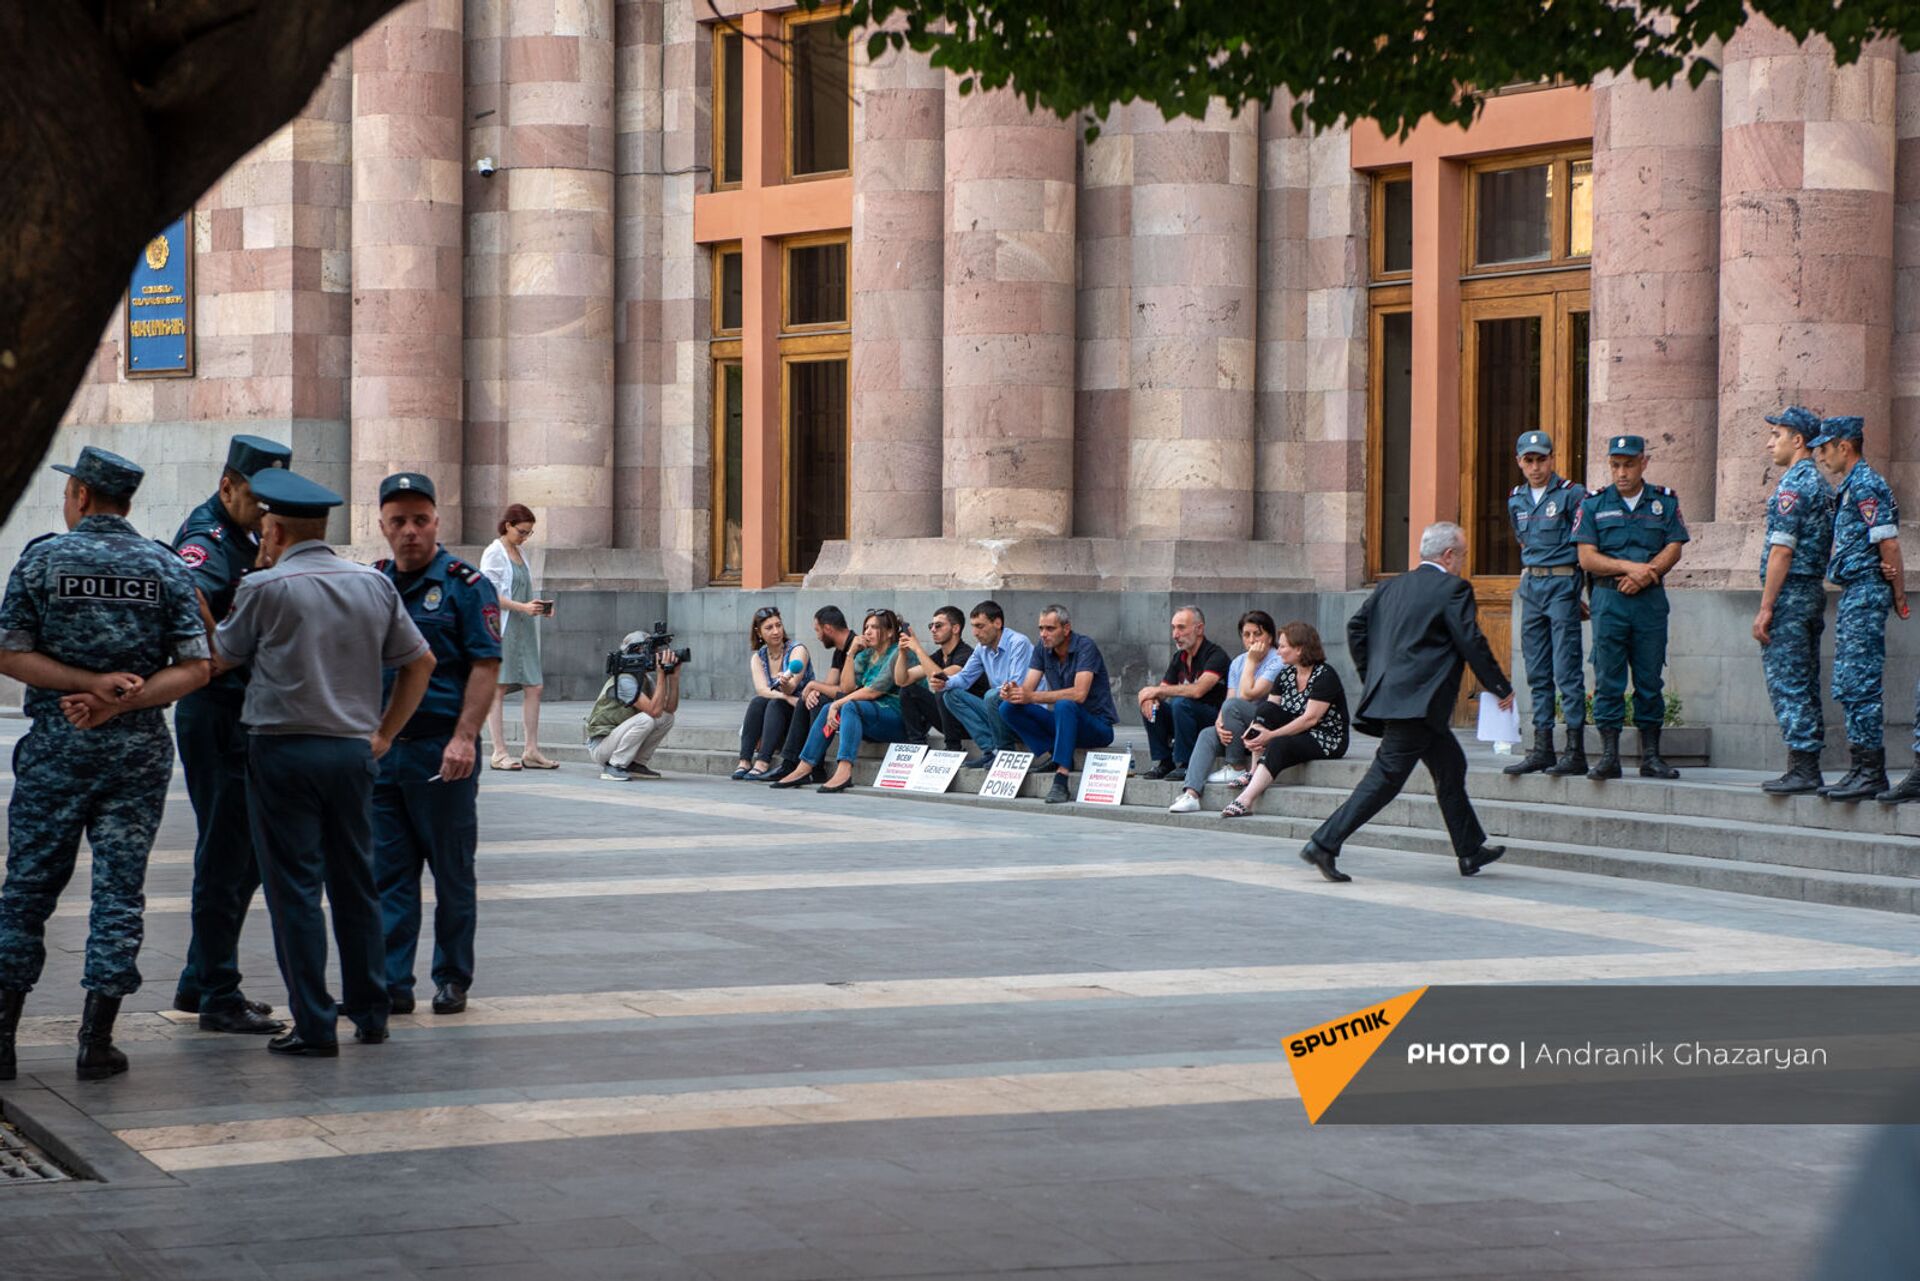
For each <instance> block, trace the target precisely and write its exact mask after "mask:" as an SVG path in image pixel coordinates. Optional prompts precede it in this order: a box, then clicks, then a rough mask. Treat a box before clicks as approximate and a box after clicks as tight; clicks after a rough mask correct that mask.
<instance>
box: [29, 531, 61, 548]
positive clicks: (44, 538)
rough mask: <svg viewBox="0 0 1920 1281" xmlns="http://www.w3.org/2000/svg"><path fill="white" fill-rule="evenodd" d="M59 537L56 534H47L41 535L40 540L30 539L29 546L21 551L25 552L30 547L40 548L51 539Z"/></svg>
mask: <svg viewBox="0 0 1920 1281" xmlns="http://www.w3.org/2000/svg"><path fill="white" fill-rule="evenodd" d="M58 537H59V535H58V534H55V533H45V534H42V535H40V536H39V537H38V538H30V539H28V540H27V546H26V547H22V548H21V549H20V550H21V551H23V552H24V551H26V550H27V548H29V547H38V546H39V545H40V544H41V543H44V542H46V541H47V540H48V539H49V538H58Z"/></svg>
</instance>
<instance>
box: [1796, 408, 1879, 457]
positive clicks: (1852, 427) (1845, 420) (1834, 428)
mask: <svg viewBox="0 0 1920 1281" xmlns="http://www.w3.org/2000/svg"><path fill="white" fill-rule="evenodd" d="M1866 433H1867V424H1866V420H1865V419H1863V418H1861V417H1860V416H1859V415H1858V414H1842V415H1841V416H1840V417H1838V418H1822V419H1821V420H1820V434H1819V435H1818V436H1815V437H1814V438H1813V439H1812V440H1810V441H1808V442H1807V448H1808V449H1812V448H1814V447H1815V446H1816V445H1830V444H1832V443H1833V442H1834V441H1836V440H1852V441H1858V440H1861V439H1864V438H1865V436H1866Z"/></svg>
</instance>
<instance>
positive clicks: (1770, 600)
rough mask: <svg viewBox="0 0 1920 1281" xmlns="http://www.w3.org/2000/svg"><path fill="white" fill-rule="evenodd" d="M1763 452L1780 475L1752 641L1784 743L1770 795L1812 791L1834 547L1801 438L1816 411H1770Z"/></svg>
mask: <svg viewBox="0 0 1920 1281" xmlns="http://www.w3.org/2000/svg"><path fill="white" fill-rule="evenodd" d="M1767 421H1768V422H1769V423H1771V424H1772V427H1771V429H1770V430H1769V431H1768V432H1767V449H1768V451H1769V454H1770V456H1771V457H1772V460H1773V465H1774V466H1775V467H1784V468H1786V472H1785V473H1784V474H1783V475H1782V476H1781V477H1780V483H1779V484H1778V485H1776V486H1775V487H1774V491H1773V497H1772V498H1770V499H1768V500H1767V542H1766V550H1765V551H1763V552H1762V553H1761V556H1760V586H1761V591H1760V612H1759V613H1757V614H1755V615H1754V617H1753V639H1754V640H1756V641H1758V642H1759V643H1760V665H1761V670H1762V671H1763V672H1764V673H1765V674H1766V678H1767V697H1769V698H1771V699H1772V700H1773V715H1774V719H1776V720H1778V721H1779V722H1780V733H1781V734H1782V735H1783V736H1784V737H1785V738H1786V740H1787V772H1786V773H1784V774H1782V775H1781V776H1780V777H1779V778H1774V779H1768V780H1767V781H1766V782H1764V783H1762V784H1761V785H1760V788H1761V790H1762V791H1765V792H1769V793H1772V794H1773V795H1775V796H1797V795H1799V794H1800V793H1802V792H1817V791H1819V790H1820V788H1821V786H1822V785H1823V784H1824V783H1825V781H1826V780H1825V779H1823V778H1821V776H1820V753H1821V751H1822V749H1823V748H1825V746H1826V741H1827V732H1826V723H1825V720H1824V718H1823V717H1822V715H1821V711H1820V633H1821V632H1823V631H1825V630H1826V628H1827V585H1826V583H1825V582H1824V581H1823V579H1824V578H1825V576H1826V572H1827V557H1828V554H1829V553H1830V552H1831V551H1832V549H1833V487H1832V486H1831V485H1829V484H1827V482H1826V478H1825V477H1823V476H1821V474H1820V469H1819V468H1818V467H1816V466H1815V465H1814V462H1813V451H1812V450H1810V449H1808V448H1807V442H1808V441H1810V440H1813V439H1815V438H1816V437H1818V436H1819V435H1820V416H1819V415H1818V414H1816V413H1814V412H1813V411H1812V410H1810V409H1805V408H1802V407H1801V406H1799V405H1789V406H1788V407H1787V408H1785V409H1783V410H1781V411H1780V412H1779V413H1777V414H1768V415H1767Z"/></svg>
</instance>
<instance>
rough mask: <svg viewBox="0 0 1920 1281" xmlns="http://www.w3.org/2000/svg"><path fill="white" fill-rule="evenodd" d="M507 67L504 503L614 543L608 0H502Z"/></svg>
mask: <svg viewBox="0 0 1920 1281" xmlns="http://www.w3.org/2000/svg"><path fill="white" fill-rule="evenodd" d="M504 65H505V81H506V84H505V91H506V117H507V128H506V138H505V141H504V150H505V153H506V155H505V164H506V166H507V168H506V172H505V174H504V175H503V176H504V177H505V178H506V180H507V226H506V236H507V244H506V257H507V280H506V296H505V300H504V321H505V346H506V370H505V373H506V384H507V386H506V398H507V468H508V471H507V477H506V481H507V483H506V490H507V493H506V498H507V500H508V501H509V502H518V503H525V504H526V505H527V506H529V507H531V508H532V509H533V511H534V514H535V516H536V517H538V518H539V520H540V522H541V536H542V539H543V541H545V542H546V543H547V545H549V546H555V547H607V546H611V545H612V542H613V439H614V432H613V418H614V381H613V374H614V343H613V311H614V308H613V297H614V293H613V270H614V233H613V208H614V205H613V185H614V184H613V168H614V110H613V66H614V6H613V0H565V2H556V0H508V12H507V40H506V48H505V63H504ZM494 181H496V182H498V181H499V178H498V177H496V178H495V180H494Z"/></svg>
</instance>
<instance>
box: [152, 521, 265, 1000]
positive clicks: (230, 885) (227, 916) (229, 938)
mask: <svg viewBox="0 0 1920 1281" xmlns="http://www.w3.org/2000/svg"><path fill="white" fill-rule="evenodd" d="M173 549H174V551H175V552H176V553H177V554H178V555H179V557H180V559H181V560H182V561H184V562H185V563H186V566H187V569H188V572H189V573H191V574H192V576H193V585H194V586H195V587H196V588H198V589H199V591H200V595H201V596H203V597H205V598H206V602H207V612H208V613H209V614H211V615H212V616H213V621H214V622H216V623H217V622H219V621H220V620H221V619H223V618H225V617H226V616H227V611H228V610H229V609H231V608H232V607H233V593H234V591H235V589H237V588H238V587H239V585H240V579H241V576H242V575H244V574H245V573H246V572H247V571H248V570H249V569H251V568H252V567H253V563H254V560H255V558H256V557H258V556H259V554H260V538H259V535H257V534H255V533H254V532H253V531H252V530H250V529H248V528H247V527H246V526H244V525H242V524H240V523H239V522H237V521H235V520H234V519H233V517H232V516H231V515H229V514H228V513H227V509H226V507H225V506H224V505H223V504H222V503H221V502H220V496H219V495H218V494H216V495H214V496H213V497H212V498H209V499H208V500H207V501H206V502H204V503H201V504H200V505H199V506H198V507H196V508H194V509H193V511H192V512H190V513H189V514H188V516H187V518H186V520H185V521H183V522H181V525H180V531H179V532H178V533H177V534H175V535H174V536H173ZM246 697H247V669H245V668H243V667H242V668H235V669H234V670H232V671H229V672H225V673H222V674H220V675H218V676H215V677H214V678H213V680H211V681H210V682H208V684H207V686H206V688H205V689H201V690H196V691H195V692H194V693H192V694H189V695H187V696H186V697H185V698H183V699H181V700H180V702H179V704H178V706H176V707H175V709H174V713H173V732H174V736H175V737H176V738H177V739H178V740H179V743H180V765H181V768H182V769H183V770H184V771H185V773H186V776H187V797H188V799H189V800H190V801H192V803H193V816H194V819H195V820H196V822H197V824H198V831H199V835H198V838H197V839H196V840H195V841H194V846H193V918H192V920H193V933H192V936H191V937H190V938H189V940H188V942H187V963H186V966H185V968H183V969H182V970H181V971H180V983H179V986H178V988H177V989H176V990H175V993H174V1004H175V1005H176V1006H177V1007H178V1008H180V1009H183V1010H190V1009H193V1010H204V1011H206V1012H208V1013H219V1012H224V1011H228V1010H232V1009H234V1008H235V1007H237V1006H239V1005H240V1004H241V1003H242V1002H243V1001H244V1000H245V998H244V997H243V996H242V995H241V993H240V928H241V926H242V925H243V924H244V923H245V921H246V919H247V909H248V907H249V906H250V905H251V904H252V903H253V894H254V891H255V890H257V889H259V888H260V864H259V861H258V860H257V859H256V858H255V857H254V851H253V837H252V835H251V833H250V832H249V831H248V828H247V732H246V730H245V729H244V728H243V727H242V726H241V724H240V707H241V704H242V703H244V702H245V701H246Z"/></svg>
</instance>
